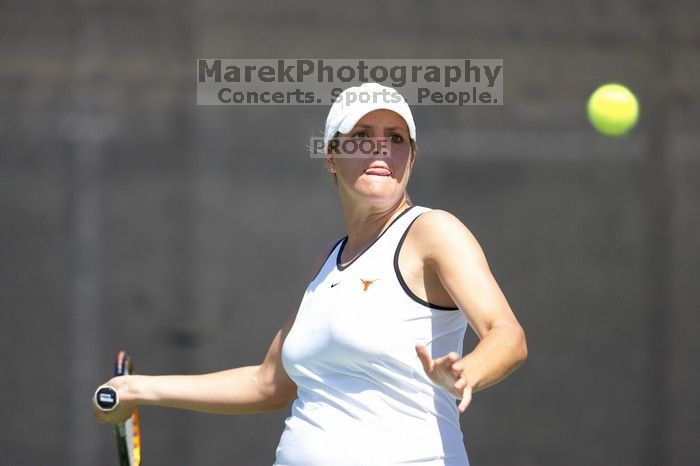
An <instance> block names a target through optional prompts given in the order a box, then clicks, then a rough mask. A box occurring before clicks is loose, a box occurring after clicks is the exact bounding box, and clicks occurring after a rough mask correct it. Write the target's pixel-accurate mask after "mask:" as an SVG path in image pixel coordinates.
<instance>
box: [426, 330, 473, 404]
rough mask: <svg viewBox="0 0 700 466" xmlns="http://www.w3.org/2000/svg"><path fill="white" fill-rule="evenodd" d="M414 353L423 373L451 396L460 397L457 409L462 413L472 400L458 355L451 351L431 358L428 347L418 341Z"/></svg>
mask: <svg viewBox="0 0 700 466" xmlns="http://www.w3.org/2000/svg"><path fill="white" fill-rule="evenodd" d="M416 354H417V355H418V358H419V359H420V362H421V363H422V364H423V369H424V370H425V373H426V374H427V375H428V377H429V378H430V380H432V381H433V383H434V384H436V385H439V386H441V387H443V388H444V389H445V390H447V391H448V392H450V393H451V394H452V395H453V396H455V397H457V398H461V400H462V401H460V403H459V406H458V407H457V409H459V412H460V413H463V412H464V411H465V410H466V409H467V406H469V403H470V402H471V401H472V387H471V385H470V384H469V382H468V380H467V374H465V371H464V369H463V368H462V365H461V364H460V357H459V355H458V354H457V353H455V352H454V351H452V352H450V353H448V354H446V355H445V356H442V357H441V358H437V359H433V358H432V357H431V356H430V354H429V353H428V349H427V348H426V347H425V346H423V345H421V344H420V343H418V344H416Z"/></svg>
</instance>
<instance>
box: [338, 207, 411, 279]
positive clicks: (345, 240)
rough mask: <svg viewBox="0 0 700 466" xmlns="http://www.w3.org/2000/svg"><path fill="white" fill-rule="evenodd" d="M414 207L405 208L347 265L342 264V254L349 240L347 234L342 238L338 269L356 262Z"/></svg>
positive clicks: (341, 269) (343, 268)
mask: <svg viewBox="0 0 700 466" xmlns="http://www.w3.org/2000/svg"><path fill="white" fill-rule="evenodd" d="M413 207H414V206H409V207H408V208H406V209H404V211H403V212H401V213H400V214H399V215H398V216H397V217H396V218H395V219H394V220H392V221H391V223H390V224H389V226H388V227H386V228H385V229H384V231H383V232H381V234H380V235H379V236H377V237H376V238H375V239H374V241H372V242H371V243H370V245H369V246H367V247H366V248H365V250H364V251H362V252H361V253H360V254H358V255H357V256H355V257H354V258H353V259H352V260H351V261H350V262H348V264H347V265H342V264H341V263H340V256H342V255H343V249H345V245H346V244H347V242H348V237H347V236H346V237H344V238H343V239H342V240H341V241H342V242H343V244H341V245H340V251H338V255H337V256H335V266H336V267H338V270H340V271H343V270H345V269H347V268H348V267H350V266H351V265H352V264H353V262H355V261H356V260H357V259H359V258H360V257H362V255H363V254H364V253H366V252H367V251H369V249H370V248H371V247H372V246H374V243H376V242H377V241H379V238H381V237H382V236H384V233H386V232H387V231H389V228H391V226H392V225H393V224H394V223H396V222H397V220H398V219H400V218H401V217H403V215H404V214H405V213H406V212H408V211H409V210H411V209H413Z"/></svg>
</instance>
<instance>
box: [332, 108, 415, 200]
mask: <svg viewBox="0 0 700 466" xmlns="http://www.w3.org/2000/svg"><path fill="white" fill-rule="evenodd" d="M380 137H381V138H388V142H387V141H386V140H385V141H383V143H384V144H386V148H387V151H386V152H387V153H388V155H389V156H388V157H387V156H386V155H382V153H381V152H378V151H365V152H364V153H360V152H355V154H353V156H344V155H346V154H344V153H343V152H342V147H343V141H344V140H345V138H352V139H354V140H357V142H358V144H359V143H360V142H361V141H362V140H363V139H367V138H380ZM339 142H340V148H341V151H340V152H341V153H335V152H334V151H333V150H331V149H329V154H328V155H327V157H326V167H327V168H328V170H329V171H331V172H334V173H335V174H336V176H337V180H338V189H339V190H340V194H341V196H347V197H349V198H350V200H353V201H357V202H367V201H370V202H372V203H373V204H382V205H386V206H390V205H393V204H395V203H396V202H398V201H399V200H400V199H402V198H403V197H404V195H405V191H406V185H407V184H408V178H409V175H410V172H411V167H412V166H413V161H414V159H415V154H414V153H413V151H412V150H411V142H410V137H409V134H408V126H407V125H406V122H405V121H404V119H403V118H402V117H401V116H400V115H399V114H398V113H395V112H392V111H391V110H384V109H381V110H374V111H372V112H370V113H368V114H366V115H365V116H363V117H362V118H361V119H360V121H358V122H357V124H356V125H355V127H354V128H353V129H352V130H350V132H349V133H348V134H342V135H341V139H340V141H339ZM370 142H371V141H366V144H363V145H362V147H380V146H379V144H380V143H377V142H376V141H374V146H372V145H371V144H370ZM347 147H354V145H353V144H350V145H349V146H347Z"/></svg>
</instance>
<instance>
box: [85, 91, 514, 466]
mask: <svg viewBox="0 0 700 466" xmlns="http://www.w3.org/2000/svg"><path fill="white" fill-rule="evenodd" d="M345 138H352V140H355V141H359V142H362V141H369V142H372V141H378V139H374V138H384V139H382V140H385V141H388V145H385V146H382V147H383V148H384V149H385V150H382V151H380V150H374V151H370V152H369V153H367V154H365V156H362V157H360V156H357V153H353V154H351V153H349V152H344V151H343V150H338V148H339V147H347V146H348V145H343V144H338V143H337V142H338V141H340V140H347V139H345ZM324 140H325V143H326V148H327V149H326V158H325V166H326V168H327V169H328V171H329V172H330V173H331V176H333V178H334V180H335V183H336V186H337V189H338V194H339V197H340V205H341V208H342V212H343V215H344V217H345V225H346V228H347V235H345V236H344V237H343V238H340V239H338V240H335V241H332V242H331V243H329V244H328V245H327V246H326V247H325V248H323V250H322V251H321V253H320V255H319V256H318V259H317V261H316V264H315V266H314V270H313V271H312V280H311V282H310V283H309V285H308V287H307V289H306V292H305V293H304V296H303V299H302V301H301V304H300V306H299V308H298V310H297V311H296V312H294V313H292V315H290V317H289V319H288V320H287V322H286V323H285V324H284V325H283V326H282V328H280V329H279V331H278V332H277V334H276V336H275V338H274V340H273V341H272V344H271V345H270V348H269V350H268V352H267V355H266V356H265V358H264V360H263V362H262V363H261V364H259V365H257V366H249V367H239V368H236V369H230V370H226V371H222V372H216V373H211V374H203V375H189V376H139V375H136V376H130V377H117V378H114V379H112V380H110V381H109V382H107V384H108V385H110V386H112V387H113V388H115V390H116V391H117V393H118V395H119V400H120V401H119V405H118V407H117V409H116V410H114V411H112V412H109V413H104V412H101V411H100V410H99V409H95V415H96V417H97V419H98V420H100V421H103V422H112V423H118V422H122V421H123V420H125V419H126V418H127V417H128V416H129V414H130V413H131V410H132V409H133V408H134V407H136V406H137V405H140V404H151V405H160V406H169V407H175V408H184V409H191V410H197V411H204V412H213V413H228V414H242V413H254V412H263V411H271V410H279V409H283V408H284V407H286V406H287V405H288V403H289V402H290V401H292V400H294V402H293V404H292V407H291V414H290V416H289V417H288V418H287V420H286V422H285V429H284V432H283V433H282V437H281V439H280V442H279V446H278V448H277V457H276V462H275V466H299V465H304V466H313V465H317V466H328V465H341V464H342V465H390V464H404V463H411V464H416V465H418V464H420V465H425V466H428V465H431V466H433V465H434V466H437V465H440V466H457V465H459V466H464V465H467V464H468V459H467V453H466V450H465V447H464V441H463V436H462V432H461V430H460V424H459V415H460V413H463V412H464V411H465V410H466V409H467V406H468V405H469V403H470V402H471V400H472V394H473V393H474V392H476V391H478V390H481V389H483V388H485V387H488V386H490V385H493V384H495V383H496V382H498V381H500V380H502V379H503V378H505V377H506V376H507V375H508V374H510V373H511V372H512V371H513V370H515V369H516V368H517V367H518V366H519V365H520V364H522V363H523V361H524V360H525V359H526V357H527V346H526V342H525V335H524V332H523V329H522V328H521V326H520V325H519V323H518V321H517V319H516V317H515V316H514V314H513V312H512V310H511V309H510V306H509V305H508V303H507V301H506V299H505V297H504V296H503V293H502V292H501V290H500V288H499V286H498V284H497V283H496V281H495V279H494V278H493V276H492V274H491V272H490V270H489V267H488V264H487V262H486V259H485V257H484V254H483V252H482V250H481V248H480V246H479V244H478V243H477V241H476V239H475V238H474V236H473V235H472V234H471V233H470V232H469V230H468V229H467V228H466V227H465V226H464V225H463V224H462V222H460V221H459V220H458V219H457V218H455V217H454V216H453V215H451V214H450V213H448V212H445V211H443V210H438V209H430V208H427V207H421V206H417V205H412V203H411V201H410V199H409V197H408V194H407V192H406V186H407V184H408V180H409V177H410V174H411V170H412V168H413V165H414V163H415V161H416V144H415V141H416V127H415V123H414V120H413V116H412V114H411V110H410V108H409V106H408V104H407V103H406V101H405V100H404V99H403V97H401V96H400V94H398V93H397V92H396V91H395V90H394V89H391V88H387V87H384V86H380V85H378V84H375V83H368V84H363V85H362V86H359V87H352V88H349V89H346V90H345V91H344V92H343V93H342V94H341V95H340V96H339V98H338V99H337V100H336V101H335V103H334V104H333V106H332V107H331V110H330V113H329V115H328V118H327V121H326V128H325V132H324ZM358 145H359V144H358ZM380 146H381V145H380V144H376V146H374V147H380ZM468 324H470V325H471V326H472V328H473V329H474V331H475V332H476V333H477V334H478V336H479V339H480V341H479V343H478V345H477V346H476V348H475V349H474V350H473V351H471V352H469V353H468V354H466V355H464V356H462V343H463V339H464V333H465V331H466V329H467V326H468Z"/></svg>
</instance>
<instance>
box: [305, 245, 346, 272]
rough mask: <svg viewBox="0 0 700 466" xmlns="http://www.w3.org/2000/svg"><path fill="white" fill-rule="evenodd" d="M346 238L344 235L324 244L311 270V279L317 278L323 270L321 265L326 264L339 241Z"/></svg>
mask: <svg viewBox="0 0 700 466" xmlns="http://www.w3.org/2000/svg"><path fill="white" fill-rule="evenodd" d="M344 238H345V237H344V236H343V237H342V238H337V239H334V240H333V241H330V242H329V243H328V244H326V245H325V246H323V248H322V249H321V252H320V253H319V254H318V257H316V260H315V261H314V266H313V270H312V271H311V280H313V279H314V278H316V275H318V273H319V272H320V271H321V267H323V264H325V263H326V261H327V260H328V256H330V255H331V252H333V250H334V249H335V247H336V246H337V245H338V243H340V242H341V241H342V240H343V239H344Z"/></svg>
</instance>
